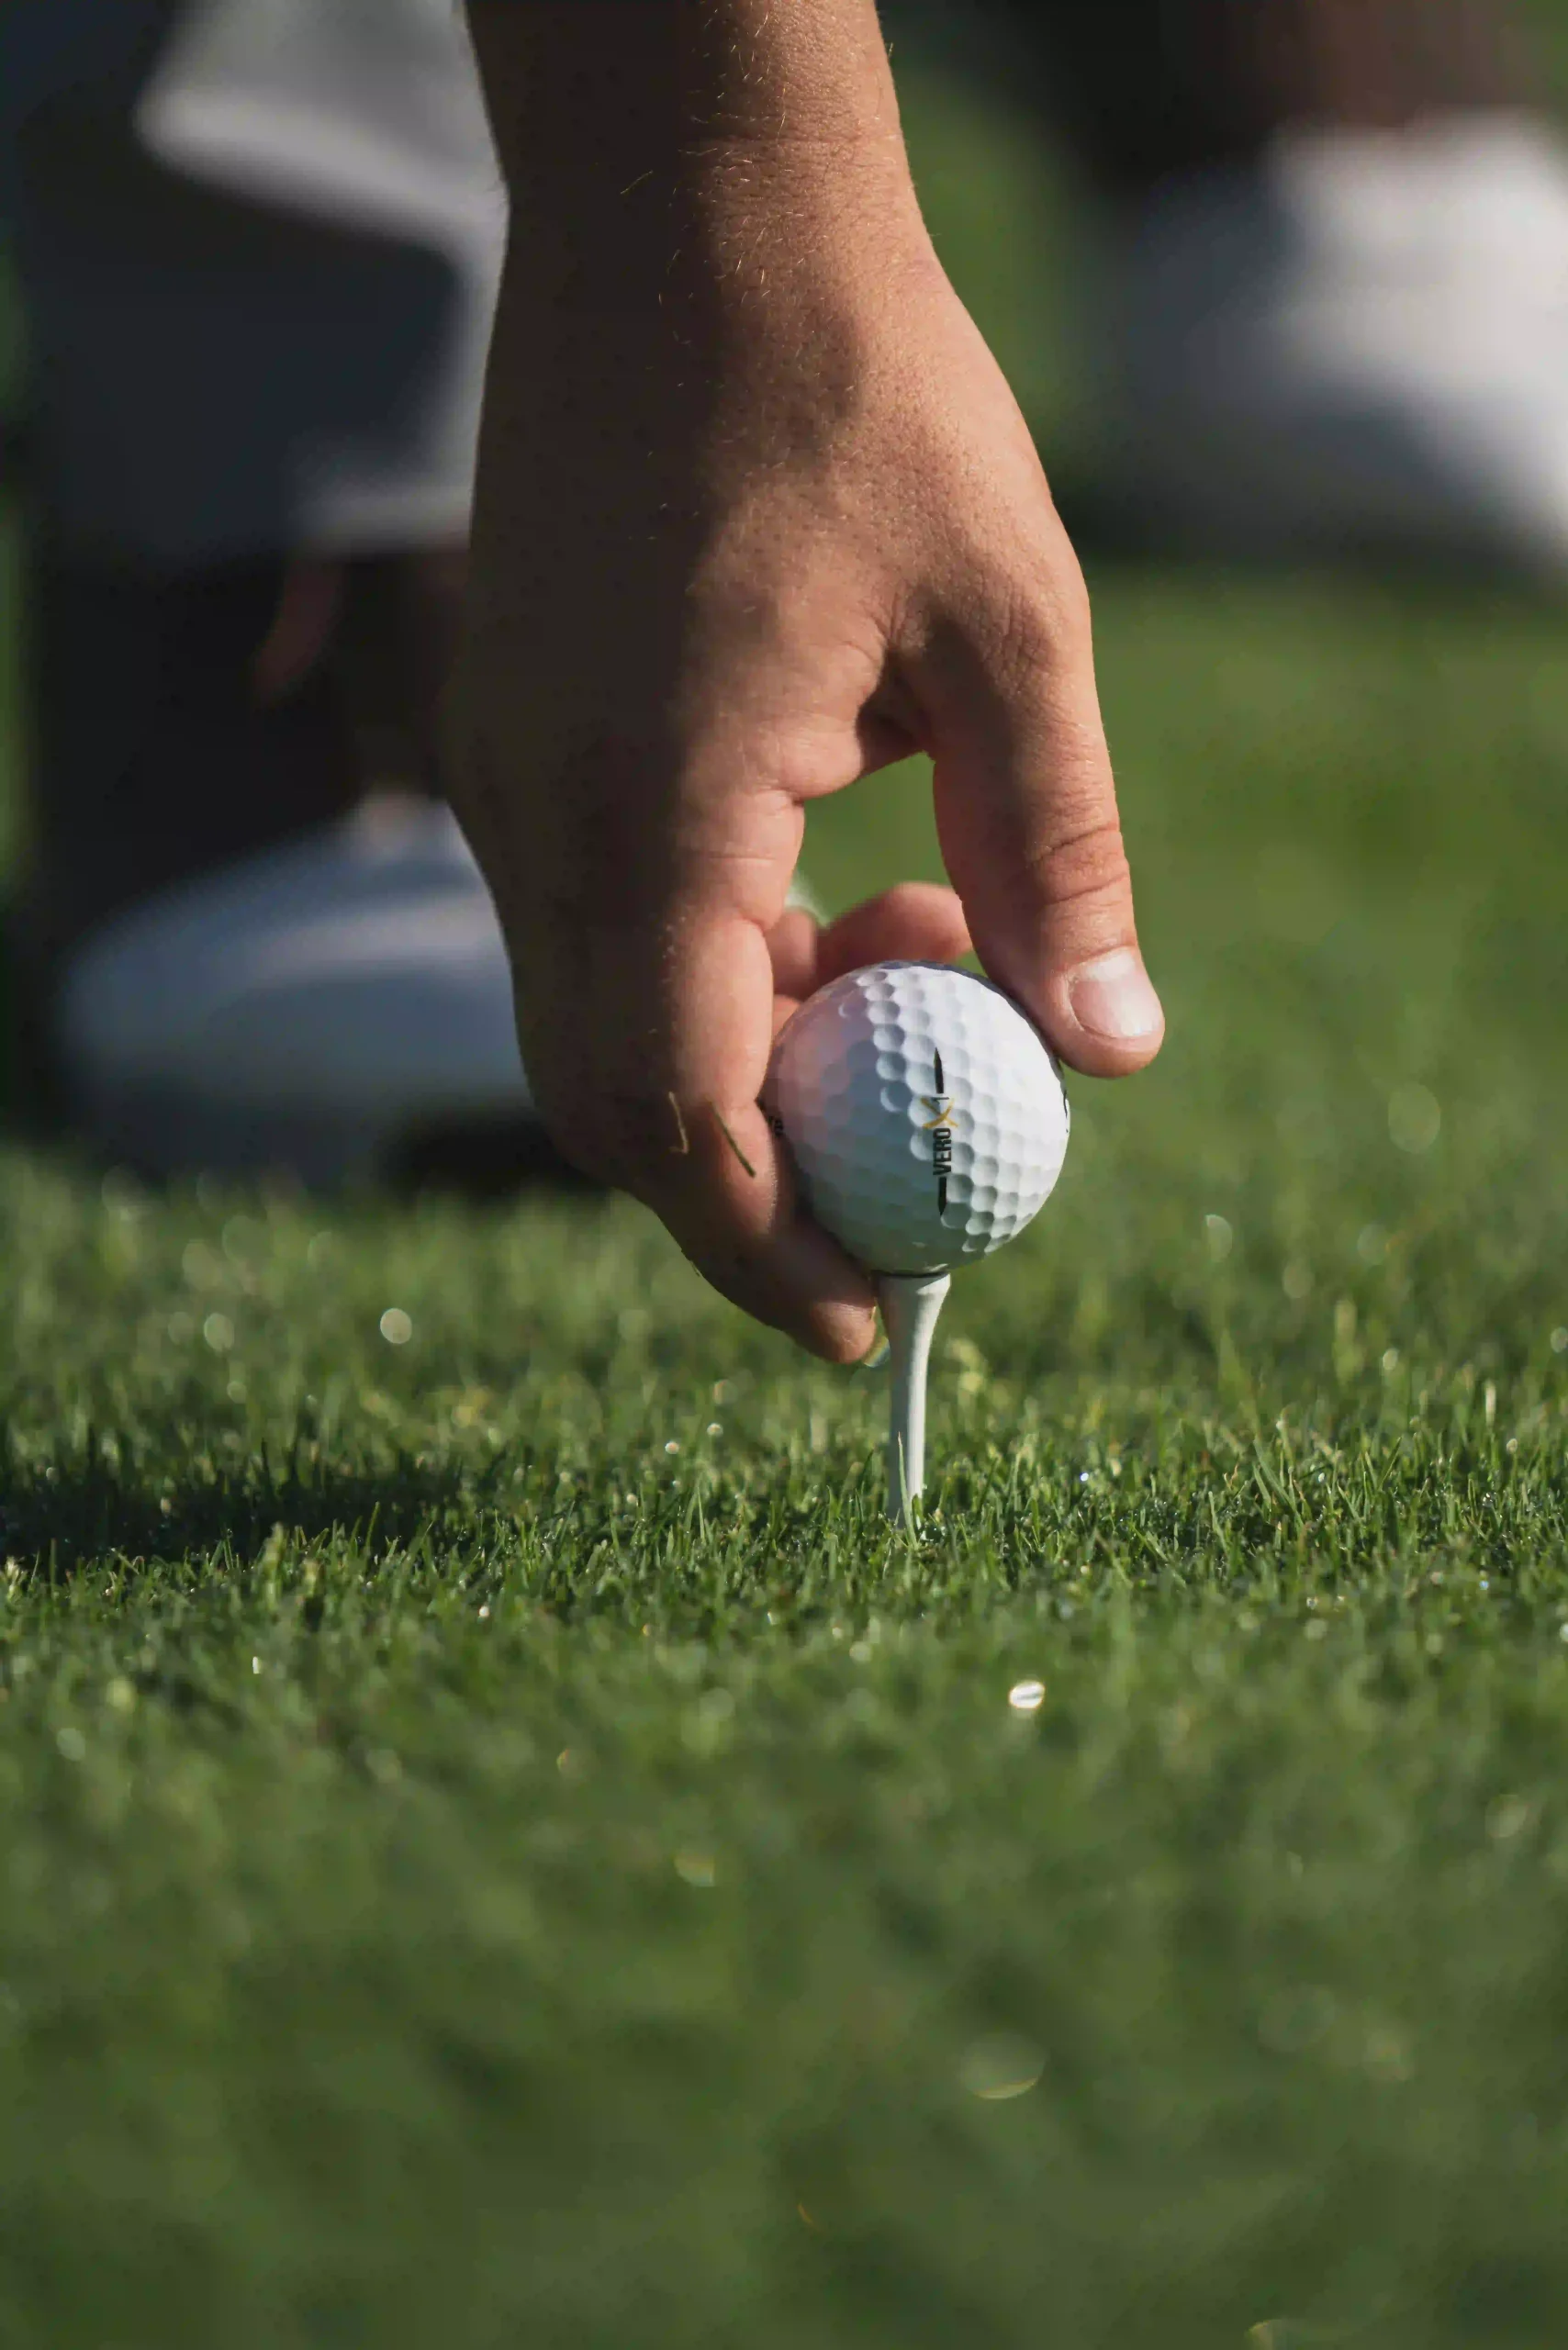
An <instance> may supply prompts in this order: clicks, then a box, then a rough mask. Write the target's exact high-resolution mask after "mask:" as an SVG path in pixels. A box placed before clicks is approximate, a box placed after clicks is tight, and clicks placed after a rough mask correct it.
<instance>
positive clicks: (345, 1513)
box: [0, 1448, 498, 1578]
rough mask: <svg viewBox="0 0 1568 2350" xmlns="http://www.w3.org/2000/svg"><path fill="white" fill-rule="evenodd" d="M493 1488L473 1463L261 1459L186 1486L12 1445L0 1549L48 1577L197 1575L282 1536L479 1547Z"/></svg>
mask: <svg viewBox="0 0 1568 2350" xmlns="http://www.w3.org/2000/svg"><path fill="white" fill-rule="evenodd" d="M496 1473H498V1472H496ZM491 1483H492V1479H491V1478H490V1477H487V1474H486V1472H485V1470H484V1469H483V1468H482V1467H476V1465H475V1464H473V1463H468V1464H466V1465H462V1464H458V1463H455V1462H454V1463H450V1464H447V1465H446V1466H444V1467H440V1468H437V1467H434V1466H431V1465H427V1464H424V1463H420V1462H416V1461H413V1460H400V1459H398V1460H392V1461H390V1462H389V1463H388V1464H387V1465H386V1467H385V1468H365V1469H362V1470H352V1469H351V1470H345V1469H341V1468H330V1469H328V1468H323V1467H320V1466H319V1465H318V1464H316V1463H314V1462H310V1463H307V1462H303V1461H301V1460H297V1459H294V1458H290V1459H288V1460H285V1461H282V1462H277V1461H275V1460H273V1459H270V1458H269V1457H268V1455H267V1454H266V1453H265V1451H264V1450H263V1451H258V1452H256V1453H254V1454H252V1455H251V1456H250V1457H249V1458H247V1459H246V1460H244V1461H243V1462H240V1463H236V1465H235V1466H234V1468H233V1469H232V1470H229V1469H226V1468H225V1467H224V1466H222V1465H221V1464H212V1465H209V1466H204V1468H203V1470H202V1471H201V1472H200V1473H198V1474H193V1475H192V1476H190V1477H189V1478H188V1479H185V1480H182V1479H180V1478H178V1477H175V1478H174V1479H171V1478H170V1477H169V1476H168V1475H167V1474H162V1475H160V1474H157V1473H156V1472H152V1473H149V1472H146V1471H144V1470H142V1469H141V1468H140V1466H139V1465H136V1464H126V1465H119V1464H117V1463H115V1462H114V1461H112V1460H103V1459H101V1458H99V1459H96V1460H95V1459H93V1458H90V1457H86V1455H84V1456H83V1457H79V1458H77V1459H75V1460H65V1461H62V1460H53V1461H50V1462H48V1463H43V1462H34V1461H19V1460H17V1459H16V1458H15V1456H14V1454H11V1453H10V1452H9V1448H7V1451H6V1455H5V1456H0V1541H3V1543H4V1547H5V1553H6V1564H7V1566H16V1567H19V1568H21V1569H22V1570H23V1572H28V1573H41V1574H46V1575H49V1576H50V1577H51V1578H52V1577H66V1576H69V1575H71V1574H73V1573H75V1572H77V1571H78V1570H79V1569H80V1568H82V1567H84V1566H87V1565H94V1566H102V1565H104V1564H106V1563H113V1564H116V1565H120V1566H123V1565H127V1564H129V1565H135V1566H152V1565H168V1564H172V1563H174V1564H178V1563H188V1564H189V1565H190V1566H191V1567H192V1568H194V1569H196V1570H197V1571H199V1570H201V1569H202V1568H203V1567H204V1566H205V1565H206V1563H207V1561H208V1560H209V1559H210V1558H211V1557H212V1556H213V1554H214V1553H217V1552H226V1553H227V1554H228V1555H229V1557H230V1558H231V1559H232V1560H233V1561H235V1562H236V1563H240V1562H242V1561H247V1560H250V1559H253V1558H255V1557H257V1556H258V1555H259V1553H260V1552H261V1550H263V1546H264V1545H265V1543H266V1542H267V1540H268V1539H269V1537H270V1536H271V1535H272V1534H273V1532H274V1529H275V1528H277V1527H282V1528H283V1530H284V1532H285V1534H286V1536H289V1537H291V1538H296V1539H299V1540H302V1541H304V1542H306V1543H308V1544H311V1545H318V1544H319V1545H323V1546H324V1545H328V1544H330V1545H333V1546H339V1545H344V1544H347V1545H350V1546H353V1547H355V1548H358V1549H361V1550H365V1551H366V1552H369V1551H372V1550H374V1551H375V1552H385V1551H386V1550H394V1549H396V1550H407V1549H409V1548H410V1547H412V1546H413V1545H415V1544H417V1543H419V1542H420V1541H421V1540H424V1539H427V1538H429V1537H430V1536H431V1535H432V1534H438V1535H439V1534H440V1532H441V1531H442V1528H443V1527H448V1526H450V1527H451V1528H452V1531H453V1534H454V1537H455V1536H456V1535H457V1534H458V1533H459V1531H460V1532H461V1535H462V1537H463V1539H465V1541H469V1542H471V1541H472V1539H473V1536H474V1530H475V1524H476V1516H483V1515H485V1514H487V1512H488V1510H489V1509H490V1508H492V1507H494V1506H495V1505H496V1503H497V1500H498V1496H497V1495H496V1494H493V1493H492V1492H491V1491H490V1484H491Z"/></svg>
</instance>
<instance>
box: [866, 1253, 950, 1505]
mask: <svg viewBox="0 0 1568 2350" xmlns="http://www.w3.org/2000/svg"><path fill="white" fill-rule="evenodd" d="M951 1286H952V1282H951V1278H950V1276H949V1275H948V1274H946V1273H884V1274H883V1275H882V1276H881V1278H880V1279H879V1281H878V1284H877V1288H878V1293H879V1296H880V1299H881V1304H882V1320H883V1322H884V1323H885V1324H886V1326H887V1332H888V1348H889V1353H890V1358H891V1362H890V1368H891V1371H892V1382H893V1392H892V1403H891V1406H890V1416H889V1422H888V1516H890V1518H891V1519H892V1521H893V1524H894V1525H895V1526H907V1525H908V1524H909V1522H910V1518H911V1516H912V1510H913V1504H914V1503H915V1502H916V1501H917V1500H918V1499H919V1497H920V1494H921V1493H922V1492H923V1491H924V1485H925V1374H926V1370H927V1367H928V1365H929V1364H930V1361H931V1340H932V1337H933V1336H934V1334H935V1328H936V1317H937V1315H939V1314H940V1313H941V1311H942V1304H943V1301H944V1299H945V1298H946V1294H947V1292H948V1290H949V1288H950V1287H951Z"/></svg>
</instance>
